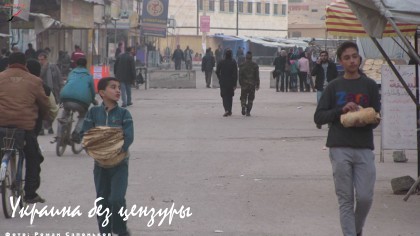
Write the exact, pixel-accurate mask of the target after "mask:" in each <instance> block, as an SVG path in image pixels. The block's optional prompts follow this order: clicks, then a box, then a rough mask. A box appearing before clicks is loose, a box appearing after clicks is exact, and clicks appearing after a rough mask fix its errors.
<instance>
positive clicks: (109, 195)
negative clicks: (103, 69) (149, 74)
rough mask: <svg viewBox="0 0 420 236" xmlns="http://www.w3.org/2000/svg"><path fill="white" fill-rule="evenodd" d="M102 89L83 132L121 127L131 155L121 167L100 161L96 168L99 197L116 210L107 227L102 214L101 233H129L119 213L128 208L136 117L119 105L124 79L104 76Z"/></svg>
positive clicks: (99, 89)
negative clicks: (122, 208) (106, 127)
mask: <svg viewBox="0 0 420 236" xmlns="http://www.w3.org/2000/svg"><path fill="white" fill-rule="evenodd" d="M98 92H99V95H100V96H101V97H102V99H103V103H102V104H101V105H99V106H95V107H92V108H91V109H90V110H89V111H88V113H87V115H86V118H85V121H84V124H83V133H84V132H86V131H88V130H89V129H91V128H93V127H97V126H108V127H120V128H122V130H123V133H124V144H123V147H122V151H123V152H127V157H126V158H125V159H124V160H123V161H122V162H120V163H119V164H118V165H117V166H114V167H111V168H104V167H101V166H100V165H99V164H98V163H97V162H96V161H95V166H94V170H93V174H94V182H95V188H96V197H97V198H100V197H101V198H103V199H102V200H101V201H98V205H99V204H100V205H102V209H106V208H108V209H109V210H110V212H111V213H112V216H111V217H110V219H109V222H108V223H107V224H106V225H105V226H104V224H103V223H104V221H105V220H106V216H105V215H102V216H98V217H97V218H98V225H99V231H100V233H101V234H112V233H115V234H118V235H119V236H129V235H130V233H129V231H128V229H127V222H126V221H124V220H123V217H121V216H120V215H119V214H118V211H119V210H120V209H121V207H124V208H126V202H125V194H126V191H127V185H128V157H129V150H128V148H129V146H130V145H131V144H132V143H133V140H134V129H133V119H132V117H131V114H130V112H129V111H128V110H126V109H125V108H122V107H119V106H118V103H117V102H118V100H119V99H120V96H121V92H120V82H119V81H118V80H117V79H116V78H113V77H107V78H102V79H101V80H100V81H99V83H98Z"/></svg>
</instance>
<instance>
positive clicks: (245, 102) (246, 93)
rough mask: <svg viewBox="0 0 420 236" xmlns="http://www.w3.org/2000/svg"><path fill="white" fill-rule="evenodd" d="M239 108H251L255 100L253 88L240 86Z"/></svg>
mask: <svg viewBox="0 0 420 236" xmlns="http://www.w3.org/2000/svg"><path fill="white" fill-rule="evenodd" d="M240 99H241V107H247V106H249V107H252V104H253V102H254V99H255V86H241V98H240Z"/></svg>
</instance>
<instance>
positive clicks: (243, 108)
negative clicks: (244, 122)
mask: <svg viewBox="0 0 420 236" xmlns="http://www.w3.org/2000/svg"><path fill="white" fill-rule="evenodd" d="M245 113H246V106H242V115H243V116H244V115H245Z"/></svg>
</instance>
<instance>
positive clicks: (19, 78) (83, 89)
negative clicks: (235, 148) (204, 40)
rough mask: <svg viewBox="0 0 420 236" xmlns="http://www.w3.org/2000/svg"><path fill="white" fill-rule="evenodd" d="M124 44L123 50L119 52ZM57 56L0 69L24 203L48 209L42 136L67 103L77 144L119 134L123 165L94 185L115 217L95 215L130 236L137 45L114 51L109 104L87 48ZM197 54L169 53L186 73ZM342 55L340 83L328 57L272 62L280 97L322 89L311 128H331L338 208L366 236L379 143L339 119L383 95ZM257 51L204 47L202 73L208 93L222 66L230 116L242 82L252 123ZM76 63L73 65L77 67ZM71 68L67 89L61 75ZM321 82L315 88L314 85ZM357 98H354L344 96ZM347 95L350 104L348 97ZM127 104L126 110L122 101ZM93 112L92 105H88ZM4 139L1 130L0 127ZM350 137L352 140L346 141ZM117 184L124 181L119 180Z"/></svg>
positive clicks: (24, 56) (294, 56) (102, 173)
mask: <svg viewBox="0 0 420 236" xmlns="http://www.w3.org/2000/svg"><path fill="white" fill-rule="evenodd" d="M120 46H121V45H120ZM65 54H66V53H65V52H63V51H60V56H61V59H60V62H59V65H57V64H53V63H50V62H49V60H48V58H49V51H48V50H47V49H45V50H41V51H38V52H37V51H35V50H34V49H33V47H32V45H31V44H28V49H27V50H26V51H25V53H22V52H19V51H18V49H16V48H15V49H14V52H13V53H11V54H10V55H8V53H7V51H4V52H3V50H2V55H4V56H3V57H2V58H1V59H0V65H2V63H6V67H5V69H3V72H1V71H0V72H1V73H0V99H1V100H2V101H4V102H2V103H0V111H1V112H2V115H1V116H0V127H8V126H14V127H17V128H19V129H23V130H24V131H25V142H26V144H25V146H24V152H25V156H26V160H27V162H26V163H27V164H26V174H25V199H24V200H25V201H26V202H27V203H29V204H31V203H38V202H39V203H42V202H45V199H44V198H42V197H41V196H40V195H39V194H38V193H37V190H38V188H39V187H40V184H41V181H40V171H41V163H42V162H43V160H44V157H43V156H42V153H41V151H40V150H39V144H38V140H37V135H38V134H40V135H42V134H43V132H44V130H45V129H46V130H48V132H49V133H51V134H52V133H54V131H53V129H52V126H51V124H52V121H53V120H54V118H55V116H56V115H57V104H59V103H63V105H64V112H63V114H62V116H63V117H65V116H67V115H68V113H69V112H70V111H77V112H78V113H79V120H78V122H77V124H76V127H75V130H74V132H73V133H72V140H73V141H74V142H77V143H80V142H81V141H82V137H83V135H85V134H86V133H88V132H90V131H91V130H92V129H94V128H96V127H99V126H107V127H114V128H115V127H116V128H120V129H122V133H123V136H122V140H123V142H122V147H121V148H120V153H119V154H123V155H124V156H123V159H122V160H121V161H120V162H119V163H118V164H116V165H114V166H112V167H110V166H103V165H102V164H101V163H99V162H95V166H94V182H95V187H96V196H97V197H98V198H99V197H101V198H103V199H102V202H103V203H102V204H103V205H104V206H107V207H109V208H110V209H111V210H112V212H113V215H114V216H113V218H112V219H111V221H112V222H111V223H110V224H108V225H107V226H103V224H102V223H103V222H104V220H105V219H104V217H98V223H99V231H100V232H101V233H112V232H113V233H116V234H118V235H120V236H129V235H130V232H129V230H128V228H127V226H126V221H124V220H123V219H122V218H121V216H119V215H118V214H117V210H118V209H119V208H121V207H125V204H126V202H125V193H126V190H127V186H128V159H129V156H130V154H129V146H130V145H131V144H132V142H133V139H134V128H133V127H134V126H133V119H132V117H131V114H130V112H129V111H128V110H127V109H126V107H127V106H130V105H133V103H132V98H131V85H132V84H133V83H134V80H135V78H136V71H135V62H134V55H135V48H133V47H127V48H125V50H124V51H123V50H121V51H120V52H119V53H118V54H116V62H115V64H114V74H115V77H107V78H103V79H101V80H100V81H99V84H98V86H97V91H98V93H99V96H100V97H101V99H102V103H101V104H99V105H98V104H97V101H96V99H95V90H94V83H93V78H92V75H91V74H90V73H89V71H88V69H87V68H86V67H87V60H86V57H85V54H84V53H83V51H82V50H81V48H80V47H79V46H78V45H76V46H75V51H74V52H73V53H72V56H71V57H69V56H66V55H65ZM192 55H193V51H192V50H191V49H189V47H188V46H187V48H186V49H185V50H184V51H182V50H181V48H180V46H179V45H178V46H177V49H176V50H175V51H174V53H173V55H172V59H173V61H174V62H175V69H176V70H180V69H181V62H182V61H185V63H186V69H187V70H191V69H192ZM337 57H338V60H339V61H340V63H341V65H342V66H343V68H344V75H343V76H342V78H341V77H338V73H337V69H336V65H335V64H334V63H333V62H331V61H329V59H328V58H329V57H328V52H326V51H322V52H320V56H319V58H317V60H316V61H310V60H308V56H307V54H306V53H305V52H299V53H295V52H292V51H291V52H289V53H287V52H286V51H285V50H282V51H280V52H279V55H278V57H276V58H275V60H274V62H273V65H274V67H275V68H274V73H273V75H274V77H275V78H276V91H277V92H280V91H281V92H288V91H291V92H298V91H300V92H310V91H313V92H314V91H315V90H316V92H317V102H318V105H317V108H316V111H315V114H314V122H315V124H316V125H317V127H318V128H321V125H324V124H329V126H330V129H329V131H328V138H327V146H328V147H329V148H330V150H329V151H330V153H329V157H330V160H331V164H332V169H333V176H334V184H335V189H336V195H337V198H338V202H339V206H340V207H339V208H340V223H341V228H342V231H343V234H344V235H346V236H347V235H349V236H350V235H351V236H355V235H357V236H361V235H362V232H363V226H364V222H365V220H366V217H367V215H368V213H369V209H370V207H371V205H372V199H373V188H374V183H375V179H376V173H375V164H374V154H373V152H372V150H373V148H374V146H373V129H374V128H376V127H377V126H378V123H375V124H364V123H357V124H356V125H355V126H354V127H344V126H343V125H342V124H341V123H340V115H342V114H345V113H348V112H353V111H357V110H358V107H359V106H362V107H372V108H374V109H375V110H376V111H377V112H380V101H379V91H378V88H377V86H376V83H375V82H374V81H373V80H372V79H370V78H368V77H366V75H364V74H362V73H360V70H359V67H360V64H361V58H360V56H359V51H358V48H357V45H356V44H354V43H352V42H345V43H343V44H342V45H341V46H340V47H339V48H338V50H337ZM252 58H253V55H252V52H251V51H248V52H246V53H245V52H244V51H243V49H242V48H240V47H239V48H238V51H237V54H236V60H235V59H234V56H233V52H232V50H231V49H229V48H226V49H222V47H221V46H219V47H218V48H217V49H216V51H215V53H214V54H213V52H212V50H211V48H208V49H207V50H206V55H205V56H204V57H203V59H202V64H201V70H202V72H204V73H205V79H206V86H207V87H210V84H211V76H212V72H213V69H214V67H215V66H216V71H215V73H216V76H217V78H218V80H219V84H220V96H221V98H222V104H223V109H224V113H223V117H229V116H232V106H233V97H234V95H235V90H236V88H237V86H238V82H239V85H240V89H241V93H240V101H241V113H242V115H243V116H251V110H252V108H253V102H254V99H255V92H256V91H257V90H258V89H259V88H260V72H259V66H258V65H257V63H255V62H253V60H252ZM70 63H71V64H70ZM66 66H68V67H69V68H72V70H71V71H70V73H69V75H68V79H67V83H66V84H64V80H63V74H62V72H61V70H60V68H66ZM312 76H314V77H315V83H314V82H313V80H312ZM22 94H25V95H27V96H22ZM346 94H351V95H352V96H346ZM342 96H344V97H346V100H343V99H342ZM120 97H122V106H121V107H119V106H118V101H119V99H120ZM91 104H93V105H96V106H94V107H91V108H90V109H89V107H90V105H91ZM0 133H1V129H0ZM349 137H350V138H349ZM117 182H118V183H117Z"/></svg>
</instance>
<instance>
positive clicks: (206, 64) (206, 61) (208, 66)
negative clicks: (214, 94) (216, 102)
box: [201, 48, 215, 88]
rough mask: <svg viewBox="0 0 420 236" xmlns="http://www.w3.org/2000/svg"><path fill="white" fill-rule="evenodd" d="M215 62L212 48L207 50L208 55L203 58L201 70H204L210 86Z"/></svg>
mask: <svg viewBox="0 0 420 236" xmlns="http://www.w3.org/2000/svg"><path fill="white" fill-rule="evenodd" d="M214 64H215V59H214V56H212V55H211V52H210V49H209V48H208V49H207V50H206V55H205V56H204V57H203V59H202V60H201V71H202V72H204V74H205V76H206V86H207V88H210V83H211V75H212V73H213V68H214Z"/></svg>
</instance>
